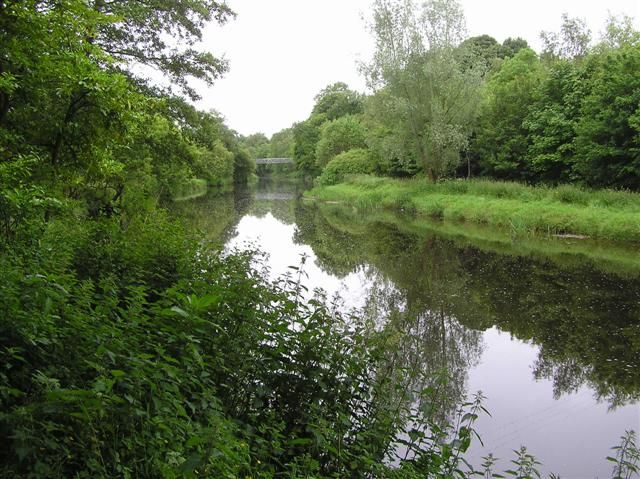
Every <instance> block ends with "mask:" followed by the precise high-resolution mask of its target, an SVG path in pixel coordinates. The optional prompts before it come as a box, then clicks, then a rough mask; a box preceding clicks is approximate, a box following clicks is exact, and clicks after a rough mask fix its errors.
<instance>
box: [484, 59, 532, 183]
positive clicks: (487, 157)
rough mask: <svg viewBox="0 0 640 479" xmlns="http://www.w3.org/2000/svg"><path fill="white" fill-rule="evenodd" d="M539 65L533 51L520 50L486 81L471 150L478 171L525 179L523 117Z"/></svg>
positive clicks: (525, 135) (525, 134) (525, 150)
mask: <svg viewBox="0 0 640 479" xmlns="http://www.w3.org/2000/svg"><path fill="white" fill-rule="evenodd" d="M542 78H543V69H542V66H541V64H540V61H539V59H538V56H537V55H536V53H535V52H534V51H533V50H531V49H528V48H527V49H524V50H520V51H519V52H518V53H517V54H516V55H515V56H514V57H513V58H509V59H507V60H505V62H504V63H503V64H502V67H501V68H500V70H499V71H498V72H497V73H496V74H494V75H493V76H492V77H491V79H490V80H489V81H488V83H487V87H486V93H485V99H484V102H483V104H482V108H481V114H480V118H479V121H478V127H477V128H476V132H475V133H476V135H475V140H474V142H473V148H472V153H473V155H474V157H475V158H476V159H477V161H478V163H479V166H480V169H481V172H482V173H483V174H486V175H490V176H494V177H497V178H508V179H528V178H530V176H531V171H530V170H529V168H528V165H527V164H526V155H527V144H528V141H529V140H528V131H527V129H526V128H525V127H524V124H523V122H524V120H525V118H526V117H527V113H528V111H529V109H530V108H531V106H532V105H533V104H534V102H535V99H536V94H537V89H538V87H539V85H540V82H541V81H542Z"/></svg>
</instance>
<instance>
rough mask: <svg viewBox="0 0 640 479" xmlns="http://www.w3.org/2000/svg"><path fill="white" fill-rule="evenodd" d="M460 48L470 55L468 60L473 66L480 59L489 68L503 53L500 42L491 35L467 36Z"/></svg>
mask: <svg viewBox="0 0 640 479" xmlns="http://www.w3.org/2000/svg"><path fill="white" fill-rule="evenodd" d="M460 50H462V52H463V54H464V55H468V56H469V59H468V60H467V61H469V63H470V64H471V66H474V65H475V64H476V63H477V62H478V61H482V62H483V63H484V65H485V68H486V69H487V70H489V69H491V68H492V67H493V65H494V64H495V62H496V60H497V59H498V58H500V57H501V53H502V48H501V46H500V44H499V43H498V41H497V40H496V39H495V38H493V37H492V36H490V35H479V36H476V37H470V38H467V39H466V40H464V41H463V42H462V43H461V44H460Z"/></svg>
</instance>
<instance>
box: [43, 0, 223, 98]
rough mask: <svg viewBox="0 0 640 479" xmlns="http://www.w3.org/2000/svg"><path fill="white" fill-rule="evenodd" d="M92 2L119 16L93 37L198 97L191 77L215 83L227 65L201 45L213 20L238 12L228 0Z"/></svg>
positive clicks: (96, 8) (123, 58) (108, 49)
mask: <svg viewBox="0 0 640 479" xmlns="http://www.w3.org/2000/svg"><path fill="white" fill-rule="evenodd" d="M49 1H52V0H49ZM47 3H48V2H47ZM86 3H87V5H88V7H89V8H92V9H93V10H94V11H95V12H99V13H100V14H102V15H103V16H104V18H109V19H110V18H117V19H118V21H117V22H114V21H105V22H102V23H100V24H99V25H97V28H96V29H95V30H91V31H89V32H87V35H88V36H87V40H88V41H90V42H93V43H95V44H96V45H99V46H100V47H101V48H102V49H103V50H104V51H105V52H106V53H108V54H109V55H111V56H112V57H114V58H116V59H118V60H120V61H121V62H123V63H125V64H127V65H136V64H137V65H140V64H142V65H147V66H150V67H152V68H155V69H157V70H159V71H160V72H161V73H163V74H164V75H165V77H166V78H168V79H169V80H170V81H171V82H172V83H174V84H176V85H178V86H179V87H180V88H181V89H182V91H183V92H185V93H186V94H187V95H189V96H190V97H191V98H192V99H196V98H198V95H197V94H196V92H195V90H193V88H191V87H190V86H189V84H188V79H189V77H193V78H197V79H199V80H202V81H204V82H205V83H207V84H212V83H213V81H214V80H215V79H216V78H218V77H219V76H220V75H221V74H223V73H224V72H225V71H226V70H227V62H226V61H225V60H221V59H219V58H216V57H214V56H213V55H212V54H211V53H209V52H206V51H199V50H197V49H196V48H195V46H196V44H197V43H198V42H199V41H200V40H202V29H203V27H204V26H205V25H206V24H207V23H208V22H211V21H213V20H215V21H216V22H217V23H218V24H224V23H225V22H226V21H227V20H228V19H229V18H231V17H233V16H235V14H234V12H233V11H232V10H231V9H230V8H229V6H228V5H227V4H226V3H225V2H219V1H216V0H173V1H170V2H168V1H166V0H146V1H144V2H140V1H135V0H119V1H108V0H88V1H87V2H86Z"/></svg>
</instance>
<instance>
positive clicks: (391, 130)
mask: <svg viewBox="0 0 640 479" xmlns="http://www.w3.org/2000/svg"><path fill="white" fill-rule="evenodd" d="M446 3H448V4H449V5H450V6H452V8H449V9H443V8H442V5H441V4H439V3H438V2H428V3H427V4H424V5H423V6H421V7H420V8H418V7H417V6H415V5H413V6H411V2H409V3H407V2H399V1H383V0H380V1H377V2H375V3H374V12H373V20H372V22H371V29H372V32H373V34H374V37H375V39H376V52H375V54H374V57H373V60H372V61H371V62H370V64H368V65H365V66H364V67H363V71H364V73H365V75H366V77H367V80H368V82H369V85H370V86H371V87H372V89H373V94H371V95H369V96H364V95H360V94H358V93H356V92H354V91H351V90H349V89H348V87H347V86H346V85H345V84H342V83H338V84H335V85H331V86H329V87H327V88H326V89H325V90H323V91H322V92H320V94H319V95H318V96H317V97H316V104H315V106H314V108H313V111H312V113H311V115H310V116H309V118H308V119H306V120H305V121H303V122H300V123H297V124H296V125H294V126H293V142H292V145H291V146H290V149H292V150H293V151H294V157H295V160H296V164H297V168H298V170H299V172H300V173H301V174H302V175H304V176H311V177H316V176H320V178H319V180H318V182H319V183H320V184H328V183H335V182H336V181H340V179H341V178H342V177H344V175H345V174H350V173H375V174H378V175H383V176H396V177H408V176H414V175H425V176H428V177H429V178H431V179H432V180H438V179H440V178H443V177H452V176H458V177H461V176H462V177H467V176H483V177H491V178H495V179H502V180H517V181H523V182H527V183H532V184H537V183H545V184H559V183H575V184H578V185H582V186H587V187H597V188H600V187H608V188H626V189H632V190H638V189H640V160H639V158H640V157H639V156H638V151H640V121H639V118H640V106H639V105H640V77H639V76H638V75H637V72H638V71H640V33H639V32H638V31H636V30H635V29H634V28H633V25H632V20H631V19H630V18H627V17H621V18H616V17H611V18H609V20H608V22H607V24H606V25H605V31H604V33H603V34H602V37H601V38H600V39H599V40H598V41H597V42H594V41H593V40H592V36H591V33H590V32H589V30H588V29H587V28H586V26H585V24H584V23H583V22H582V21H581V20H579V19H573V18H569V17H568V16H566V15H565V16H563V18H562V20H563V22H562V27H561V30H560V32H558V33H554V32H543V33H542V34H541V37H542V40H543V45H544V47H543V51H542V52H541V53H536V52H534V51H533V50H532V49H531V48H529V46H528V44H527V42H526V41H524V40H522V39H519V38H516V39H511V38H509V39H507V40H505V41H504V42H503V43H502V44H499V43H498V42H497V41H496V40H495V39H494V38H492V37H490V36H488V35H482V36H478V37H472V38H466V36H465V27H464V22H465V21H464V15H463V13H462V10H461V9H460V7H459V5H458V4H456V3H455V2H446ZM429 19H432V20H433V21H431V20H429Z"/></svg>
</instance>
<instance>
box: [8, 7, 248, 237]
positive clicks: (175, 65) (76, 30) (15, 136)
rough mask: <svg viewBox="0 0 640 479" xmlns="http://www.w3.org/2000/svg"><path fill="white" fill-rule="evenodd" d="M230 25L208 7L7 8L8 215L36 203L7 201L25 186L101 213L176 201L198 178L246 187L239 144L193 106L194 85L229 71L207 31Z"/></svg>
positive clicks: (227, 13)
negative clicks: (210, 46) (205, 39)
mask: <svg viewBox="0 0 640 479" xmlns="http://www.w3.org/2000/svg"><path fill="white" fill-rule="evenodd" d="M232 16H233V12H231V10H229V9H228V7H227V6H226V5H223V4H217V3H216V2H212V1H209V0H206V1H205V0H201V1H196V2H186V1H179V2H177V3H176V4H175V5H172V4H170V3H169V4H167V3H166V2H161V1H156V0H154V1H151V2H144V3H139V2H130V1H124V2H120V1H118V2H114V1H90V2H86V1H81V0H63V1H50V0H29V1H26V2H25V1H11V0H6V1H2V2H0V42H1V43H2V45H3V47H2V51H1V52H0V135H1V136H0V144H1V150H0V185H1V189H2V196H1V198H2V202H3V208H4V209H6V208H9V209H12V208H13V209H17V208H28V207H30V205H31V206H32V205H33V204H34V202H38V201H39V199H38V198H39V196H42V195H39V196H38V195H35V193H34V195H35V196H33V197H31V198H28V197H26V196H24V195H23V197H21V198H20V201H21V202H22V203H20V204H17V203H15V202H14V200H15V201H17V200H16V199H15V198H13V197H12V196H11V195H10V194H9V193H7V192H8V191H12V188H15V187H18V186H20V185H22V184H23V183H25V182H28V183H30V184H32V185H33V184H37V185H39V186H41V187H42V188H44V191H46V194H48V195H51V196H52V197H55V196H57V195H61V196H60V197H64V198H67V199H73V200H78V201H82V202H85V203H87V204H88V206H89V209H90V210H91V212H92V214H99V212H110V211H113V210H114V209H117V208H123V207H126V204H125V203H126V202H127V198H133V197H137V196H139V195H142V196H144V197H146V198H158V197H166V196H170V195H171V194H172V193H173V191H174V189H175V188H176V187H177V186H179V185H180V184H182V183H185V182H187V181H189V180H191V179H193V178H202V179H205V180H206V181H207V182H208V183H210V184H223V183H229V182H233V181H236V182H242V181H246V179H247V177H248V176H249V175H250V174H251V173H252V170H253V165H252V162H251V161H250V159H249V156H248V153H247V152H246V151H245V150H244V149H243V148H242V147H241V145H240V143H239V137H238V135H237V134H236V133H235V132H233V131H232V130H230V129H229V128H228V127H227V126H225V125H224V123H223V121H222V119H221V118H220V116H219V115H217V114H216V113H215V112H211V113H207V112H202V111H198V110H196V109H195V108H194V107H193V106H191V105H190V104H189V103H188V101H187V99H195V98H197V95H196V93H195V91H194V89H193V88H192V87H191V86H190V85H191V84H190V79H192V78H196V79H199V80H201V81H205V82H207V83H211V82H213V80H214V79H215V78H217V77H218V76H219V75H220V74H222V73H223V72H224V71H225V70H226V64H225V63H224V62H222V61H221V60H219V59H217V58H215V57H213V56H212V55H211V54H209V53H205V52H201V51H199V50H197V49H196V48H195V46H194V45H195V44H196V43H197V41H198V40H199V39H200V38H201V36H202V28H203V26H204V24H205V22H209V21H217V22H219V23H224V22H225V21H226V20H227V19H228V18H230V17H232ZM171 35H174V36H177V37H179V38H180V47H176V46H175V45H174V44H173V43H174V42H173V41H172V40H169V38H170V36H171ZM150 69H153V70H150ZM132 71H137V72H145V74H146V75H151V76H154V75H155V76H156V77H157V78H159V77H163V78H165V79H166V80H167V81H168V82H169V84H170V85H172V86H169V87H166V88H159V87H156V86H153V84H152V83H150V82H149V81H148V80H147V79H146V77H145V76H142V75H140V74H138V75H135V74H133V73H132ZM153 72H155V73H153ZM12 198H13V199H12ZM134 203H135V204H136V206H139V198H136V199H135V200H134ZM10 216H11V217H14V214H13V213H11V214H10ZM7 218H8V216H7V215H6V214H5V220H4V221H5V224H4V225H3V226H4V228H5V229H7V228H8V229H11V225H9V224H7V221H10V220H9V219H7Z"/></svg>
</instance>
